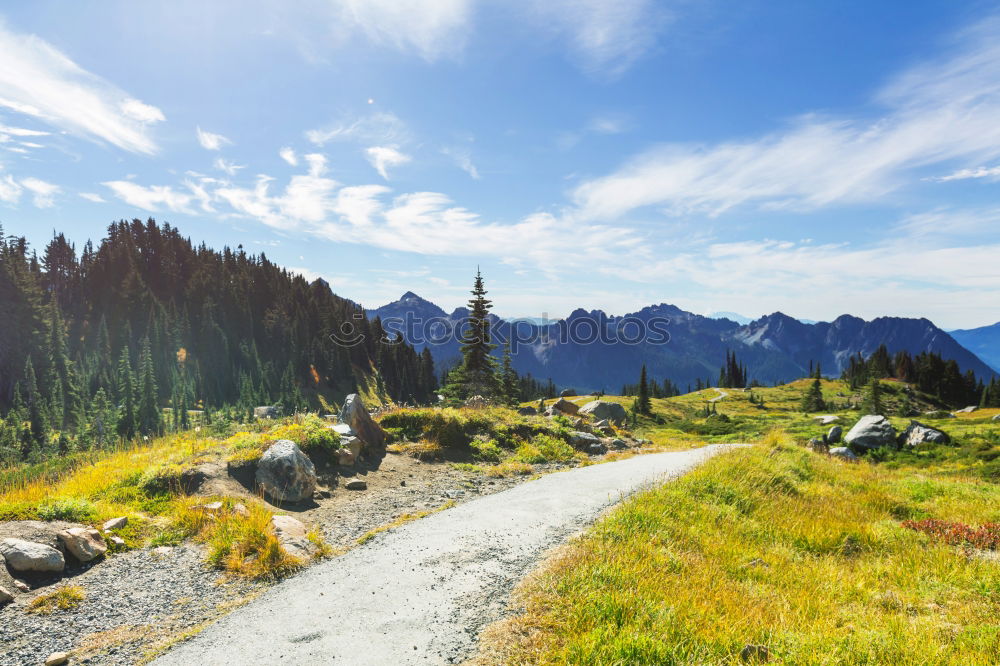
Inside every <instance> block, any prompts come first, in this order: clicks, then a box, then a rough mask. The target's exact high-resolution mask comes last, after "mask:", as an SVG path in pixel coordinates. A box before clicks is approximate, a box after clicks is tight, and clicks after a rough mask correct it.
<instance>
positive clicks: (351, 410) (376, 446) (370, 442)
mask: <svg viewBox="0 0 1000 666" xmlns="http://www.w3.org/2000/svg"><path fill="white" fill-rule="evenodd" d="M340 422H341V423H346V424H347V425H349V426H350V427H351V430H352V431H353V432H354V435H355V436H356V437H357V438H358V439H360V440H361V442H362V444H363V447H362V448H363V450H364V451H365V452H366V453H368V452H379V451H384V450H385V438H386V432H385V430H382V426H380V425H379V424H377V423H375V421H374V419H372V417H371V415H369V414H368V410H367V409H365V406H364V403H362V402H361V397H360V396H359V395H358V394H357V393H352V394H351V395H349V396H347V398H345V399H344V406H343V407H342V408H341V409H340Z"/></svg>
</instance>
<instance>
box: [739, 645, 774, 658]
mask: <svg viewBox="0 0 1000 666" xmlns="http://www.w3.org/2000/svg"><path fill="white" fill-rule="evenodd" d="M740 659H742V660H743V661H750V662H763V661H769V660H770V659H771V651H770V650H768V649H767V646H766V645H752V644H749V645H745V646H743V649H742V650H740Z"/></svg>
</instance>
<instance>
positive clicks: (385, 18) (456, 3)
mask: <svg viewBox="0 0 1000 666" xmlns="http://www.w3.org/2000/svg"><path fill="white" fill-rule="evenodd" d="M670 4H674V3H668V6H669V5H670ZM331 6H332V7H333V9H334V14H333V18H334V35H335V37H336V38H337V41H341V42H343V41H345V40H347V39H348V38H349V37H350V36H351V35H352V34H355V33H360V34H363V35H364V36H366V37H367V38H368V39H369V40H370V41H371V42H373V43H375V44H378V45H384V46H387V47H389V48H393V49H395V50H399V51H404V52H413V53H416V54H417V55H419V56H420V57H421V58H423V59H424V60H427V61H428V62H433V61H436V60H440V59H442V58H455V57H458V56H459V55H461V54H462V52H463V51H464V50H465V48H466V46H467V44H468V43H469V42H470V41H471V37H472V36H473V34H474V32H475V30H476V18H477V15H478V14H481V13H484V10H498V11H501V12H503V13H504V14H506V15H508V16H510V17H511V18H512V19H513V20H512V21H511V24H512V25H514V26H518V27H520V28H523V29H524V30H525V31H526V32H528V33H530V34H531V36H532V37H535V38H537V36H538V35H548V36H549V37H550V38H551V39H554V40H558V41H560V42H562V43H563V44H565V47H566V49H567V51H568V53H569V55H570V57H571V59H572V60H574V61H575V62H576V63H577V64H579V65H580V66H581V67H582V68H583V69H585V70H587V71H589V72H592V73H598V74H601V75H603V76H616V75H618V74H621V73H622V72H623V71H625V70H626V69H628V68H629V67H630V66H631V65H632V64H634V63H635V62H636V61H637V60H638V59H639V58H641V57H642V56H643V55H644V54H646V53H647V52H648V51H649V50H650V49H651V48H652V47H653V46H654V45H655V42H656V37H657V35H658V34H659V33H660V32H661V31H662V30H663V29H664V28H665V27H666V26H668V25H669V24H670V23H671V22H672V21H673V19H674V17H675V12H673V11H670V10H669V9H668V8H665V7H664V4H663V3H658V2H655V1H654V0H617V1H616V2H607V1H606V0H549V2H545V3H537V2H529V1H528V0H512V1H511V2H506V3H501V4H497V5H493V6H490V4H489V3H487V2H485V1H484V0H424V1H423V2H398V1H397V0H332V2H331Z"/></svg>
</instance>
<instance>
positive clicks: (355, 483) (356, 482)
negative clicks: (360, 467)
mask: <svg viewBox="0 0 1000 666" xmlns="http://www.w3.org/2000/svg"><path fill="white" fill-rule="evenodd" d="M344 487H345V488H347V489H348V490H368V482H367V481H362V480H361V479H351V480H350V481H348V482H347V483H345V484H344Z"/></svg>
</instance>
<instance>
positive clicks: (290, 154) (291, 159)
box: [278, 148, 299, 166]
mask: <svg viewBox="0 0 1000 666" xmlns="http://www.w3.org/2000/svg"><path fill="white" fill-rule="evenodd" d="M278 155H280V156H281V159H283V160H285V161H286V162H288V163H289V164H290V165H291V166H298V165H299V158H298V157H296V156H295V151H294V150H292V149H291V148H282V149H281V150H279V151H278Z"/></svg>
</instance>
